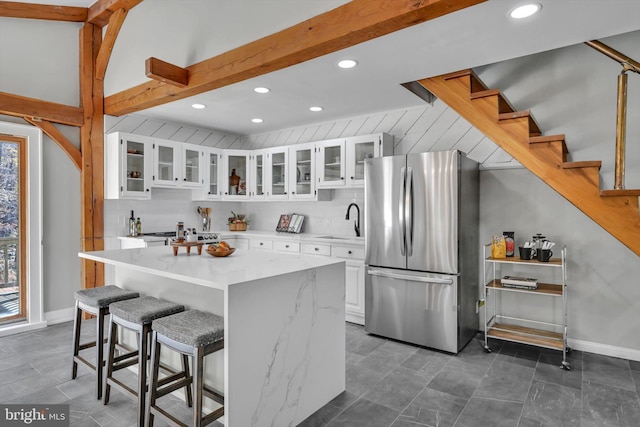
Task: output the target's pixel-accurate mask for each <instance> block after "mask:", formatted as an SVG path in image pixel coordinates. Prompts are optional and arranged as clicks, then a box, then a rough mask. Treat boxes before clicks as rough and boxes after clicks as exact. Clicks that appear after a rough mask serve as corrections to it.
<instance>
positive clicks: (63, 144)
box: [24, 117, 82, 170]
mask: <svg viewBox="0 0 640 427" xmlns="http://www.w3.org/2000/svg"><path fill="white" fill-rule="evenodd" d="M24 119H25V120H26V121H27V122H28V123H30V124H32V125H33V126H35V127H38V128H40V129H41V130H42V132H44V133H45V134H46V135H47V136H48V137H49V138H51V139H52V140H53V142H55V143H56V144H58V146H59V147H60V148H62V151H64V152H65V153H66V155H67V156H69V158H70V159H71V161H72V162H73V164H74V165H75V166H76V168H77V169H78V170H82V154H81V153H80V150H79V149H77V148H76V147H75V145H73V144H72V143H71V141H69V140H68V139H67V138H66V137H65V136H64V135H63V134H62V132H60V131H59V130H58V128H57V127H55V126H54V125H53V123H51V122H47V121H46V120H34V119H31V118H27V117H24Z"/></svg>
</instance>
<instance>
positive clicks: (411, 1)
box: [104, 0, 486, 116]
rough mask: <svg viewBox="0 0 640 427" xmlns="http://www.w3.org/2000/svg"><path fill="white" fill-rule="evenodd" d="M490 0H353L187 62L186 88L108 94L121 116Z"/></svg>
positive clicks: (156, 86)
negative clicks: (218, 52)
mask: <svg viewBox="0 0 640 427" xmlns="http://www.w3.org/2000/svg"><path fill="white" fill-rule="evenodd" d="M485 1H486V0H394V1H392V2H391V1H388V0H352V1H351V2H349V3H346V4H344V5H343V6H340V7H337V8H335V9H333V10H330V11H328V12H325V13H323V14H321V15H318V16H315V17H313V18H310V19H308V20H306V21H304V22H301V23H299V24H296V25H294V26H292V27H289V28H287V29H285V30H282V31H280V32H278V33H275V34H272V35H270V36H267V37H264V38H262V39H259V40H256V41H254V42H251V43H249V44H246V45H244V46H241V47H239V48H236V49H233V50H230V51H228V52H225V53H223V54H221V55H218V56H215V57H213V58H210V59H207V60H205V61H202V62H199V63H197V64H194V65H191V66H189V67H187V70H188V73H189V84H188V86H186V87H184V88H179V87H176V86H172V85H167V84H165V83H161V82H158V81H151V82H146V83H143V84H141V85H138V86H135V87H132V88H130V89H127V90H124V91H122V92H119V93H116V94H113V95H111V96H108V97H106V98H105V104H104V107H105V111H104V112H105V114H110V115H113V116H121V115H123V114H130V113H134V112H136V111H141V110H144V109H147V108H151V107H155V106H158V105H162V104H165V103H168V102H171V101H175V100H178V99H183V98H187V97H190V96H193V95H197V94H200V93H203V92H208V91H210V90H213V89H218V88H220V87H223V86H227V85H230V84H233V83H237V82H240V81H243V80H247V79H250V78H253V77H256V76H260V75H264V74H267V73H270V72H273V71H277V70H280V69H283V68H286V67H289V66H291V65H295V64H299V63H301V62H304V61H308V60H310V59H314V58H317V57H320V56H322V55H326V54H329V53H332V52H336V51H338V50H341V49H345V48H348V47H351V46H354V45H356V44H359V43H362V42H365V41H368V40H371V39H374V38H376V37H380V36H383V35H386V34H389V33H393V32H395V31H398V30H401V29H404V28H407V27H410V26H413V25H416V24H420V23H423V22H426V21H428V20H431V19H434V18H438V17H440V16H443V15H446V14H448V13H451V12H455V11H457V10H460V9H464V8H466V7H469V6H472V5H475V4H478V3H483V2H485Z"/></svg>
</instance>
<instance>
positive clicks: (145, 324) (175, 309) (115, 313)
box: [103, 296, 191, 426]
mask: <svg viewBox="0 0 640 427" xmlns="http://www.w3.org/2000/svg"><path fill="white" fill-rule="evenodd" d="M109 311H110V312H111V320H110V321H109V346H108V353H107V363H106V375H105V381H104V395H103V403H104V404H105V405H106V404H108V403H109V396H110V392H111V386H115V387H117V388H118V389H119V390H121V391H123V392H125V394H127V395H128V396H129V397H132V398H133V399H136V398H137V401H138V426H142V425H144V409H145V396H146V391H147V360H148V355H147V353H148V352H147V349H148V343H149V335H150V332H151V322H153V321H154V320H155V319H158V318H161V317H164V316H169V315H172V314H175V313H179V312H181V311H184V306H183V305H180V304H174V303H171V302H167V301H163V300H160V299H158V298H154V297H150V296H143V297H140V298H134V299H130V300H127V301H119V302H115V303H113V304H111V305H110V306H109ZM118 326H121V327H123V328H125V329H129V330H131V331H134V332H136V334H137V336H138V349H137V350H134V351H131V352H129V353H126V354H122V355H119V356H117V357H116V356H115V351H116V340H117V334H118ZM182 362H183V364H184V363H185V362H188V359H187V358H186V357H184V358H183V360H182ZM136 363H137V364H138V386H137V390H134V389H132V388H131V387H128V386H127V385H125V384H124V383H123V382H121V381H119V380H118V379H116V378H114V377H113V373H114V372H115V371H119V370H120V369H124V368H126V367H128V366H131V365H134V364H136ZM183 371H187V372H186V373H180V374H177V375H176V376H177V377H183V376H186V375H188V365H187V367H184V366H183ZM171 378H173V377H171ZM185 393H186V394H187V396H186V398H187V402H188V403H190V401H191V390H190V389H188V387H186V388H185Z"/></svg>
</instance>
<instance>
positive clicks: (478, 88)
mask: <svg viewBox="0 0 640 427" xmlns="http://www.w3.org/2000/svg"><path fill="white" fill-rule="evenodd" d="M460 77H469V78H470V79H471V81H470V84H471V86H470V92H471V93H475V92H482V91H485V90H489V88H488V87H487V86H486V85H485V84H484V83H483V82H482V80H480V77H478V75H477V74H476V73H474V72H473V70H472V69H467V70H461V71H456V72H455V73H449V74H446V75H444V76H443V78H444V79H445V80H451V79H458V78H460Z"/></svg>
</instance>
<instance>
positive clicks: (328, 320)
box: [79, 246, 345, 427]
mask: <svg viewBox="0 0 640 427" xmlns="http://www.w3.org/2000/svg"><path fill="white" fill-rule="evenodd" d="M79 255H80V257H81V258H86V259H89V260H94V261H97V262H102V263H105V264H108V265H113V266H115V284H116V285H118V286H120V287H122V288H124V289H131V290H136V291H139V292H141V293H142V294H145V295H150V296H154V297H157V298H162V299H164V300H167V301H172V302H176V303H182V304H185V306H187V308H195V309H200V310H205V311H209V312H212V313H215V314H218V315H220V316H224V319H225V325H224V326H225V331H224V340H225V348H224V352H223V354H222V355H218V354H214V355H211V356H209V357H208V362H207V365H206V375H207V377H206V380H205V381H207V382H208V383H210V384H212V385H213V387H215V388H218V389H223V390H224V396H225V417H224V421H223V422H224V423H225V425H226V426H229V427H244V426H295V425H297V424H298V423H300V422H301V421H303V420H304V419H305V418H307V417H308V416H309V415H311V414H312V413H314V412H315V411H316V410H318V409H320V408H321V407H322V406H324V405H325V404H326V403H328V402H329V401H330V400H331V399H333V398H334V397H336V396H337V395H338V394H340V393H341V392H342V391H344V389H345V313H344V307H345V263H344V261H339V260H335V259H331V258H326V257H314V256H302V255H285V254H277V253H271V252H264V251H250V250H241V249H238V250H236V252H235V253H234V254H232V255H231V256H229V257H224V258H216V257H212V256H210V255H208V254H206V253H203V254H202V255H197V254H195V253H192V254H190V255H187V254H186V253H185V252H179V254H178V256H174V255H173V252H172V251H171V249H170V248H169V247H166V246H161V247H152V248H140V249H124V250H110V251H96V252H81V253H80V254H79ZM163 356H164V353H163ZM175 360H178V359H175ZM209 403H211V405H215V404H214V403H212V402H209ZM213 407H215V406H209V408H213Z"/></svg>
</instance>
